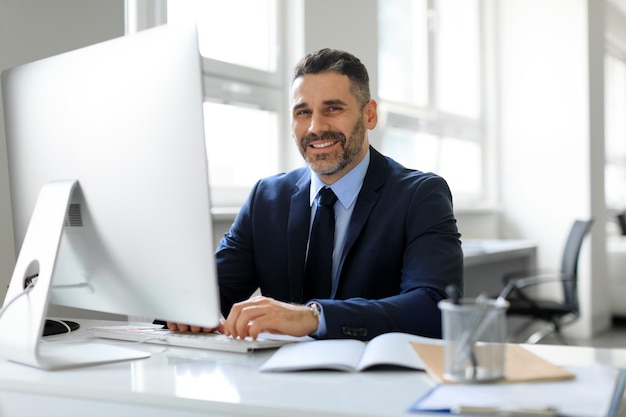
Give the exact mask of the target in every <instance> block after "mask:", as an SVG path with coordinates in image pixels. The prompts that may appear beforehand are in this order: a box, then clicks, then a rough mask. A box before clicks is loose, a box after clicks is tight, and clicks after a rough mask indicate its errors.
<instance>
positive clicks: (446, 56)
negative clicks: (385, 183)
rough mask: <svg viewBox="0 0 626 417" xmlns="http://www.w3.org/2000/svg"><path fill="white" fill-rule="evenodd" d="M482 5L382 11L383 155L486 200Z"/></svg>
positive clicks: (409, 5)
mask: <svg viewBox="0 0 626 417" xmlns="http://www.w3.org/2000/svg"><path fill="white" fill-rule="evenodd" d="M481 4H482V2H481V1H480V0H464V1H462V2H459V1H455V0H385V1H379V2H378V8H379V38H380V40H379V56H380V63H379V81H378V83H379V86H380V89H379V96H380V102H381V103H380V104H381V105H380V109H381V119H382V120H384V123H382V128H383V134H382V147H381V149H382V151H383V152H384V153H386V154H387V155H389V156H391V157H393V158H394V159H396V160H398V161H399V162H401V163H403V164H404V165H406V166H408V167H412V168H417V169H420V170H422V171H433V172H436V173H438V174H440V175H442V176H443V177H444V178H446V180H447V181H448V183H449V185H450V188H451V189H452V192H453V194H454V196H455V200H459V201H472V202H474V201H478V200H481V201H484V200H485V199H486V195H485V188H486V187H485V185H484V177H485V173H484V170H485V169H486V168H485V164H484V161H483V152H484V147H485V135H486V134H485V129H484V126H483V124H484V122H483V120H484V114H483V113H484V112H483V108H482V103H483V96H484V94H483V85H482V83H481V82H482V72H483V61H482V59H481V57H482V56H483V53H482V45H483V39H482V33H483V31H482V29H481V24H482V19H481V10H482V8H481Z"/></svg>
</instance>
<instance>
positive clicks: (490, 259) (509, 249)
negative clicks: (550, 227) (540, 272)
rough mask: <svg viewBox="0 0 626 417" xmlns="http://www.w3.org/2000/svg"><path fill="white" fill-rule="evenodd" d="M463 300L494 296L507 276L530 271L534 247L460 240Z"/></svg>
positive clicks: (512, 242)
mask: <svg viewBox="0 0 626 417" xmlns="http://www.w3.org/2000/svg"><path fill="white" fill-rule="evenodd" d="M463 257H464V278H465V296H466V297H476V296H477V295H479V294H480V293H481V292H486V293H487V294H488V295H496V294H498V293H499V292H500V290H501V289H502V287H503V286H502V276H503V275H504V274H506V273H507V272H511V271H518V270H524V269H534V268H536V266H537V247H536V245H535V244H534V243H533V242H531V241H528V240H499V239H498V240H472V239H468V240H463Z"/></svg>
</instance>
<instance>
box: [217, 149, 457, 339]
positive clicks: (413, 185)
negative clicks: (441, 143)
mask: <svg viewBox="0 0 626 417" xmlns="http://www.w3.org/2000/svg"><path fill="white" fill-rule="evenodd" d="M310 182H311V178H310V170H309V168H308V167H303V168H300V169H297V170H294V171H291V172H289V173H286V174H280V175H276V176H273V177H270V178H266V179H263V180H261V181H259V182H258V183H257V184H256V185H255V186H254V188H253V189H252V191H251V193H250V196H249V197H248V200H247V201H246V202H245V204H244V205H243V206H242V208H241V211H240V212H239V214H238V216H237V218H236V219H235V221H234V223H233V225H232V228H231V230H230V231H229V232H228V233H227V234H226V235H225V236H224V237H223V239H222V240H221V243H220V246H219V248H218V250H217V268H218V277H219V285H220V294H221V303H222V311H223V312H224V314H225V315H227V314H228V312H229V310H230V308H231V306H232V304H233V303H235V302H238V301H241V300H245V299H246V298H248V297H249V296H250V295H251V294H252V293H253V292H254V291H255V290H256V289H257V288H260V289H261V292H262V294H263V295H265V296H268V297H272V298H275V299H277V300H281V301H286V302H294V303H304V302H307V301H309V300H303V299H302V289H303V282H304V265H305V258H306V248H307V240H308V233H309V225H310V216H311V209H310V204H309V185H310ZM459 238H460V235H459V233H458V231H457V226H456V220H455V218H454V213H453V209H452V196H451V194H450V190H449V188H448V185H447V184H446V182H445V181H444V179H443V178H441V177H439V176H437V175H435V174H432V173H423V172H420V171H415V170H409V169H407V168H404V167H403V166H401V165H400V164H398V163H397V162H395V161H394V160H392V159H391V158H387V157H385V156H383V155H381V154H380V153H378V152H377V151H376V150H374V149H373V148H371V147H370V164H369V168H368V170H367V174H366V176H365V179H364V182H363V186H362V188H361V191H360V193H359V195H358V198H357V201H356V206H355V208H354V211H353V213H352V217H351V219H350V223H349V225H348V230H347V235H346V242H345V247H344V250H343V254H342V256H341V260H340V263H339V267H338V274H337V275H338V280H337V282H336V284H335V288H333V295H332V299H325V300H318V302H319V304H320V305H321V306H322V308H323V310H324V315H325V318H326V325H327V334H326V335H325V336H324V337H327V338H357V339H363V340H369V339H371V338H373V337H375V336H377V335H379V334H381V333H386V332H391V331H399V332H406V333H413V334H419V335H423V336H429V337H441V313H440V311H439V309H438V307H437V302H438V301H439V300H441V299H443V298H445V288H446V286H447V285H449V284H454V285H456V286H457V287H458V288H463V282H462V281H463V254H462V251H461V243H460V240H459Z"/></svg>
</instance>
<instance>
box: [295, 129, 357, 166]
mask: <svg viewBox="0 0 626 417" xmlns="http://www.w3.org/2000/svg"><path fill="white" fill-rule="evenodd" d="M320 139H328V140H336V141H338V142H339V145H340V146H341V150H340V151H339V152H337V153H335V152H329V153H322V154H315V155H313V156H309V155H307V152H306V151H307V149H308V146H309V143H311V142H312V141H314V140H320ZM364 143H365V123H363V119H362V118H361V117H359V119H358V121H357V122H356V124H355V125H354V128H353V129H352V133H350V138H346V135H344V134H343V133H341V132H336V131H326V132H323V133H322V134H320V135H316V134H314V133H311V134H309V135H306V136H304V137H303V138H302V140H301V141H300V153H301V154H302V157H303V158H304V160H305V161H306V162H307V164H309V166H310V167H311V169H312V170H313V171H314V172H315V173H316V174H317V175H319V176H323V175H334V174H337V173H338V172H340V171H341V170H343V169H344V168H345V167H347V166H348V165H349V164H351V163H352V162H354V160H355V159H356V158H357V157H358V156H359V155H360V154H361V151H362V150H363V144H364Z"/></svg>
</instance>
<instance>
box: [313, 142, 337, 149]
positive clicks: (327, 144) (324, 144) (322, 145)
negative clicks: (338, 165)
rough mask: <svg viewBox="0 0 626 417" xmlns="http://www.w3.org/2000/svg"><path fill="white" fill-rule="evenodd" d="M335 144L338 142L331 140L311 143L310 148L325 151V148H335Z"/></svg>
mask: <svg viewBox="0 0 626 417" xmlns="http://www.w3.org/2000/svg"><path fill="white" fill-rule="evenodd" d="M335 143H337V141H334V140H331V141H328V142H322V143H310V144H309V146H310V147H312V148H315V149H324V148H328V147H330V146H333V145H334V144H335Z"/></svg>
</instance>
